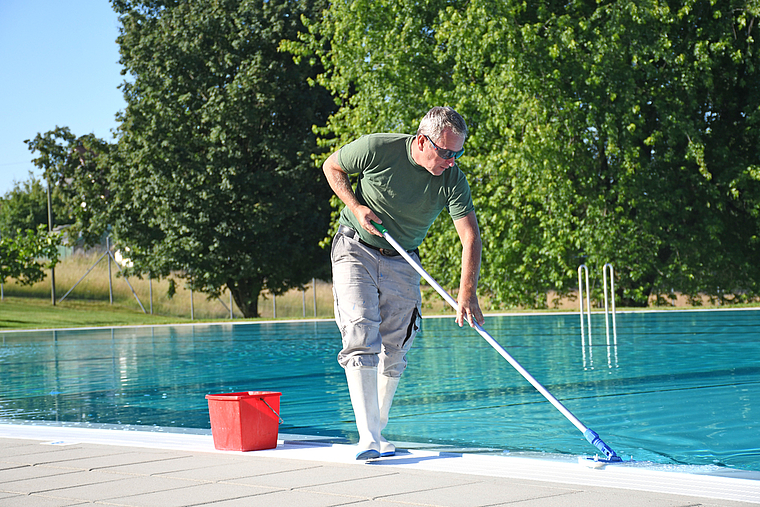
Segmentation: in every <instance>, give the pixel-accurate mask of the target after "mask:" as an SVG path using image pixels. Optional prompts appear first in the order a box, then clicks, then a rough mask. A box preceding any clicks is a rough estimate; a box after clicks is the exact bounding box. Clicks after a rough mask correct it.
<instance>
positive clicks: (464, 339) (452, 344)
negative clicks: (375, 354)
mask: <svg viewBox="0 0 760 507" xmlns="http://www.w3.org/2000/svg"><path fill="white" fill-rule="evenodd" d="M593 319H594V321H593V328H592V336H593V346H589V345H588V342H587V341H586V343H585V347H584V346H582V344H581V337H580V323H579V318H578V315H577V314H541V315H509V316H489V317H487V319H486V325H485V328H486V330H487V331H488V332H489V333H490V334H491V335H493V336H494V337H495V338H496V339H497V340H498V341H499V342H500V343H501V345H502V346H504V348H506V349H507V350H508V351H509V352H510V354H511V355H512V356H514V357H515V359H517V360H518V361H519V362H520V363H521V364H522V365H523V366H524V367H525V368H526V369H527V370H528V371H529V372H531V374H533V376H534V377H536V378H537V379H538V380H539V381H540V382H541V383H542V384H543V385H544V386H546V387H547V389H549V391H550V392H551V393H552V394H554V396H556V397H557V398H558V399H559V400H561V401H562V402H563V403H564V404H565V405H566V406H567V408H568V409H569V410H570V411H572V412H573V414H575V415H576V416H577V417H578V418H579V419H580V420H581V421H582V422H583V423H584V424H585V425H586V426H588V427H589V428H591V429H593V430H594V431H596V432H597V433H599V435H600V436H601V437H602V438H603V439H604V441H605V442H607V443H608V444H609V445H610V446H611V447H612V448H613V449H615V450H616V451H617V452H618V454H619V455H621V456H625V457H626V458H627V457H628V456H633V457H634V459H636V460H640V461H644V460H647V461H653V462H655V463H663V464H689V465H719V466H728V467H732V468H736V469H743V470H755V471H760V437H758V435H760V431H758V426H759V424H758V423H759V422H760V363H759V362H758V358H760V332H758V329H759V328H758V325H759V324H760V311H758V310H738V311H688V312H686V311H667V312H641V313H619V314H618V315H617V346H614V342H613V343H611V345H610V346H609V347H608V346H607V343H606V338H605V327H604V316H603V315H599V314H597V315H594V316H593ZM0 337H1V339H2V345H1V346H0V378H2V385H3V389H2V393H1V394H0V419H3V420H6V421H7V420H15V421H40V422H41V421H58V422H69V423H73V422H77V423H94V424H104V423H105V424H121V425H126V424H129V425H145V426H169V427H184V428H209V427H210V425H209V417H208V408H207V405H206V400H205V398H204V396H205V395H206V394H208V393H224V392H237V391H246V390H275V391H281V392H282V393H283V395H282V400H281V401H282V405H281V412H282V414H281V415H282V418H283V419H284V421H285V422H284V424H282V425H281V427H280V432H281V433H292V434H306V435H324V436H334V437H346V438H349V439H351V440H353V441H356V435H355V427H354V424H353V413H352V411H351V406H350V403H349V401H348V394H347V388H346V383H345V377H344V375H343V372H342V370H341V369H340V367H339V366H338V365H337V363H336V361H335V356H336V354H337V352H338V350H339V348H340V336H339V333H338V331H337V328H336V326H335V324H334V322H332V321H307V322H269V323H244V324H217V325H203V324H199V325H192V326H190V325H187V326H160V327H159V326H157V327H138V328H115V329H87V330H58V331H39V332H5V333H0ZM386 433H387V436H388V438H390V439H391V440H395V441H400V442H416V443H422V444H429V445H432V446H445V447H444V448H446V449H450V450H452V451H454V450H456V451H465V452H467V451H469V452H502V450H507V451H510V452H518V451H524V452H542V453H560V454H575V455H580V454H593V453H594V452H595V449H594V448H593V447H591V446H590V445H589V444H588V443H587V442H586V441H585V439H584V438H583V436H582V435H581V434H580V432H578V431H577V430H576V429H575V427H574V426H572V424H570V423H569V422H568V421H567V420H566V419H565V418H564V417H563V416H562V415H561V414H560V413H559V412H558V411H557V410H556V409H554V407H552V406H551V405H550V404H549V403H548V402H546V401H545V400H544V398H543V397H542V396H541V395H540V394H539V393H537V392H536V391H535V389H534V388H533V387H532V386H530V384H528V383H527V381H525V380H524V379H523V378H522V377H521V376H520V375H519V374H518V373H517V372H515V371H514V370H513V369H512V367H511V366H510V365H509V363H507V361H505V360H504V359H503V358H502V357H501V356H499V355H498V354H497V353H496V352H495V351H494V350H493V349H492V348H491V347H490V346H489V345H488V344H487V343H486V342H485V341H484V340H483V339H482V338H480V337H479V336H478V335H477V334H476V333H475V332H474V331H472V330H470V329H460V328H459V327H457V326H456V324H455V323H454V322H453V319H452V318H431V319H425V320H424V323H423V328H422V332H421V333H420V335H419V336H418V339H417V342H416V344H415V347H414V348H413V350H412V352H411V353H410V355H409V367H408V369H407V372H406V373H405V375H404V379H403V380H402V382H401V385H400V387H399V390H398V392H397V395H396V398H395V400H394V405H393V409H392V411H391V422H390V423H389V425H388V428H387V430H386Z"/></svg>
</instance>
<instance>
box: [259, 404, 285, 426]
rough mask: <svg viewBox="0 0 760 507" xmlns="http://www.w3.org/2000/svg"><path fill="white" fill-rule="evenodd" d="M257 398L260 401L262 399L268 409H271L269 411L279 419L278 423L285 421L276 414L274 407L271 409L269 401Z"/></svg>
mask: <svg viewBox="0 0 760 507" xmlns="http://www.w3.org/2000/svg"><path fill="white" fill-rule="evenodd" d="M259 399H260V400H261V401H263V402H264V404H265V405H266V406H267V407H269V410H271V411H272V413H273V414H274V415H276V416H277V419H278V420H279V421H280V424H283V423H284V422H285V421H283V420H282V417H280V414H278V413H277V412H275V411H274V409H273V408H272V407H271V406H270V405H269V403H267V400H265V399H264V398H259Z"/></svg>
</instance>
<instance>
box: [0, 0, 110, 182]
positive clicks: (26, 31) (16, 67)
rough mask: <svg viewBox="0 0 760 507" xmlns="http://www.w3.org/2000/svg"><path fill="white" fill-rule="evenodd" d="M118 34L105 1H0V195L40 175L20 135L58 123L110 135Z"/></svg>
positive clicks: (104, 136) (76, 131) (29, 135)
mask: <svg viewBox="0 0 760 507" xmlns="http://www.w3.org/2000/svg"><path fill="white" fill-rule="evenodd" d="M118 35H119V20H118V16H117V15H116V13H115V12H114V10H113V9H112V8H111V4H110V2H109V1H108V0H0V196H3V195H5V194H6V193H7V192H9V191H10V190H11V189H12V188H13V187H14V181H16V182H23V181H27V180H28V179H29V171H33V172H34V174H35V176H37V177H38V178H39V177H40V176H41V175H42V173H41V171H38V170H37V169H36V168H35V167H34V165H33V164H32V162H31V160H32V158H34V155H33V154H32V152H30V151H29V149H28V147H27V145H26V144H25V143H24V140H25V139H33V138H34V137H35V136H36V135H37V134H38V133H44V132H47V131H49V130H53V129H55V127H56V126H60V127H64V126H66V127H69V128H70V129H71V131H72V133H74V135H77V136H81V135H85V134H95V135H96V136H97V137H100V138H102V139H105V140H107V141H111V140H112V139H113V138H112V131H113V130H114V129H115V128H116V126H117V123H116V119H115V116H116V113H118V112H119V111H120V110H123V109H124V107H125V102H124V98H123V97H122V93H121V90H120V89H119V88H118V87H119V85H120V84H121V83H122V82H123V81H124V78H125V76H122V75H121V65H119V63H118V62H119V46H118V45H117V44H116V37H117V36H118Z"/></svg>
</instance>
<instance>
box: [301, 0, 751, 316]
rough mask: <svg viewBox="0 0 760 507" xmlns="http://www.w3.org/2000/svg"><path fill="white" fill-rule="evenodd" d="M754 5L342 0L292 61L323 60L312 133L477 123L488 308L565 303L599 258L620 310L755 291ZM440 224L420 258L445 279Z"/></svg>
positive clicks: (445, 248)
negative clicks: (429, 119) (321, 124)
mask: <svg viewBox="0 0 760 507" xmlns="http://www.w3.org/2000/svg"><path fill="white" fill-rule="evenodd" d="M758 15H760V4H758V3H757V2H756V1H734V0H723V1H720V0H715V1H712V2H705V1H697V0H678V1H659V0H644V1H634V0H617V1H610V2H589V1H575V2H569V3H568V2H552V1H540V2H532V3H525V2H516V1H512V0H468V1H441V2H437V1H427V2H419V3H415V4H413V5H410V4H409V3H408V2H403V1H400V0H385V1H381V2H369V1H366V2H363V1H359V2H348V3H342V2H339V3H333V4H331V6H330V9H329V10H328V12H327V13H326V15H325V16H324V18H323V19H322V20H321V21H320V22H319V23H313V24H311V25H310V26H309V32H308V34H306V33H305V34H304V35H303V36H302V39H301V44H300V45H299V46H295V45H294V47H293V48H292V50H294V51H296V52H299V54H301V55H307V54H312V55H316V56H318V57H319V58H321V60H322V61H323V62H324V65H325V73H323V74H322V75H321V76H320V77H319V79H320V82H322V83H324V84H325V85H326V86H327V87H328V88H330V89H331V90H332V91H333V93H335V94H336V95H337V96H338V97H340V99H341V100H342V102H341V106H342V107H341V109H340V110H339V111H338V112H337V113H336V114H335V115H334V116H332V117H331V119H330V121H329V123H328V126H327V129H326V130H325V131H324V132H323V137H324V139H325V141H324V142H328V143H334V144H339V143H340V144H342V143H343V142H345V141H347V140H350V139H353V138H355V137H357V136H358V135H361V134H363V133H366V132H367V131H370V130H395V131H406V132H410V133H411V132H413V131H414V127H415V126H416V125H415V123H414V122H415V121H416V119H418V118H419V117H421V116H422V115H423V114H424V113H425V111H426V110H427V109H428V108H429V107H431V106H433V105H444V104H445V105H450V106H452V107H454V108H455V109H457V110H458V111H459V112H460V113H462V114H463V115H464V116H465V118H466V119H467V120H468V123H469V124H470V127H471V136H470V138H469V139H468V141H467V144H466V152H465V156H464V157H463V158H462V159H460V166H461V167H462V168H463V169H464V170H465V171H466V172H467V173H468V178H469V180H470V183H471V186H472V187H473V195H474V199H475V201H476V207H477V209H478V215H479V219H480V225H481V229H482V234H483V239H484V262H483V270H482V277H481V287H482V290H483V291H485V292H487V293H489V294H490V295H491V296H492V298H493V301H494V302H495V303H496V304H497V305H499V304H503V305H517V304H523V305H532V306H542V305H543V304H545V301H546V299H545V298H546V293H547V291H549V290H551V289H556V290H558V291H559V292H560V294H562V293H568V292H569V291H570V290H571V289H572V288H573V287H574V286H575V284H576V280H577V275H576V270H577V268H578V266H579V265H580V264H581V263H586V264H588V265H589V266H590V267H591V269H592V270H593V271H597V272H601V267H602V265H603V264H604V263H606V262H610V263H612V264H613V265H614V266H615V270H616V273H617V274H618V277H619V279H618V281H617V284H616V285H617V287H618V288H619V293H620V295H621V296H622V297H623V300H624V302H625V303H627V304H635V305H643V304H646V303H647V300H648V298H650V297H651V296H653V295H654V296H659V295H663V294H667V293H670V292H671V291H680V292H684V293H686V294H689V295H692V296H696V295H698V294H699V293H707V294H710V295H712V296H715V297H719V298H723V299H724V300H742V299H745V298H749V297H756V296H757V295H758V293H759V292H760V286H759V285H758V284H759V283H760V267H759V266H758V265H757V263H756V262H755V261H754V259H757V258H758V254H759V253H760V251H758V248H759V245H758V232H759V231H760V227H759V226H760V223H759V222H758V218H759V217H758V213H759V212H760V194H758V192H759V191H760V156H759V155H758V153H759V152H758V150H757V146H758V145H759V144H760V128H759V127H760V124H759V123H758V122H760V93H759V92H760V75H758V74H759V71H760V67H758V54H757V51H758V42H757V40H756V35H757V30H758V28H757V26H756V25H757V24H758ZM447 222H448V219H446V220H439V221H438V222H437V223H436V224H435V225H434V227H433V229H431V235H430V237H429V239H428V240H427V241H426V243H425V244H424V245H423V254H424V256H425V260H426V263H427V264H428V266H429V268H430V270H431V272H433V273H434V275H435V276H437V277H438V278H439V279H440V280H441V281H442V282H443V283H444V284H449V285H451V286H455V285H456V284H457V279H458V274H459V273H458V267H457V265H456V263H452V262H451V259H452V258H457V257H458V253H459V249H458V246H457V241H456V235H455V232H454V230H453V228H452V227H451V226H449V225H448V224H447Z"/></svg>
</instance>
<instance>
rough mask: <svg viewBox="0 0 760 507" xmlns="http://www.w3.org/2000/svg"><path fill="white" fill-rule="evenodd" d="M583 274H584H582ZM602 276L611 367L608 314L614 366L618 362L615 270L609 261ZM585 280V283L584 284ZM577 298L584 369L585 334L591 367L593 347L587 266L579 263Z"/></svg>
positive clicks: (585, 365) (609, 355) (609, 364)
mask: <svg viewBox="0 0 760 507" xmlns="http://www.w3.org/2000/svg"><path fill="white" fill-rule="evenodd" d="M608 272H609V278H610V284H609V286H610V290H609V291H608V288H607V287H608V285H607V273H608ZM584 275H585V276H584ZM602 278H603V279H604V327H605V331H606V335H607V364H608V366H609V367H610V368H612V364H613V361H612V350H613V347H612V343H610V324H609V321H610V314H611V315H612V335H613V340H614V355H615V360H614V363H615V367H617V364H618V358H617V344H618V343H617V321H616V318H615V314H616V313H617V310H616V308H615V271H614V269H613V267H612V264H610V263H609V262H608V263H607V264H605V265H604V266H603V268H602ZM584 282H585V284H584ZM584 287H585V300H586V304H585V306H586V315H585V317H586V319H585V320H586V322H585V324H584V315H583V307H584V304H583V300H584ZM578 300H579V303H580V311H579V315H580V319H581V347H582V349H583V368H584V369H586V367H587V361H586V336H588V356H589V362H590V364H591V368H592V369H593V365H594V356H593V354H594V349H593V343H592V338H591V287H590V286H589V275H588V266H586V265H585V264H581V265H580V266H579V267H578ZM610 301H611V302H612V312H610Z"/></svg>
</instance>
